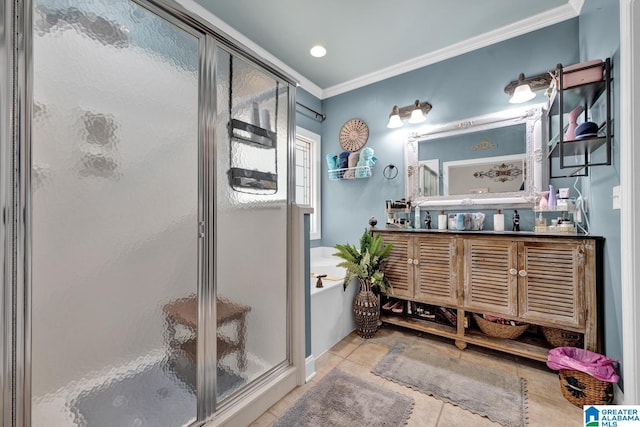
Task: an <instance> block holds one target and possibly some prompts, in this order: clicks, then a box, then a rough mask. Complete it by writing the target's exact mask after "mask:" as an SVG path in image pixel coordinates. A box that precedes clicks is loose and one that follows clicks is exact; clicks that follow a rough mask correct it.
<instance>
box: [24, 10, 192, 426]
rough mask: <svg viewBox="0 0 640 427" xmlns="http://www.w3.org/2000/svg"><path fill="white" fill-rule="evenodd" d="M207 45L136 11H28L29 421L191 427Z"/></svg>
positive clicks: (152, 15) (172, 25) (166, 21)
mask: <svg viewBox="0 0 640 427" xmlns="http://www.w3.org/2000/svg"><path fill="white" fill-rule="evenodd" d="M200 43H204V41H203V38H202V37H201V36H200V35H199V34H197V33H194V32H192V31H191V30H188V29H186V28H185V27H183V26H181V25H179V24H178V23H177V22H173V21H170V18H169V17H168V16H165V15H164V14H163V15H160V12H158V11H155V10H152V9H147V8H145V7H142V6H141V5H139V4H138V3H135V2H133V1H129V0H91V1H88V0H35V1H34V5H33V100H32V110H33V114H32V116H33V121H32V139H31V150H32V154H31V168H32V172H31V200H32V203H31V208H32V209H31V240H30V242H31V248H30V254H31V280H30V286H31V287H30V289H31V294H30V307H31V351H30V356H31V370H30V372H31V378H30V379H31V382H30V385H31V396H32V399H31V417H32V425H34V426H47V427H49V426H80V425H82V426H84V425H88V426H109V427H115V426H152V425H153V426H171V427H174V426H182V425H189V424H190V423H191V422H193V421H194V420H196V418H197V394H198V390H197V387H196V384H197V382H196V376H197V373H198V370H197V366H196V357H195V344H196V341H195V340H196V335H197V326H198V322H197V316H196V311H197V310H196V307H197V301H198V295H199V294H198V290H199V280H200V279H199V277H200V274H199V268H200V266H199V262H198V257H199V241H198V220H199V215H200V208H199V200H200V196H199V136H198V123H199V120H198V118H199V107H198V94H199V46H200Z"/></svg>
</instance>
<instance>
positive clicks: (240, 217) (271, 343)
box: [214, 49, 289, 400]
mask: <svg viewBox="0 0 640 427" xmlns="http://www.w3.org/2000/svg"><path fill="white" fill-rule="evenodd" d="M215 71H216V72H215V75H216V82H215V85H216V89H217V90H216V123H215V128H216V129H220V130H224V131H219V132H217V133H216V138H215V145H216V163H215V164H216V185H215V186H216V195H215V197H216V203H215V234H216V239H215V259H216V263H215V268H214V270H215V271H214V277H215V289H216V295H217V304H216V311H217V313H216V317H217V321H218V322H217V335H218V340H217V343H218V348H217V354H218V363H217V365H218V378H217V383H216V386H217V387H216V397H217V399H218V400H223V399H224V398H225V397H227V396H228V395H229V392H230V391H233V390H236V389H239V388H241V387H242V386H244V385H246V384H249V383H251V382H252V381H254V380H256V379H258V378H260V377H261V376H263V375H265V374H267V373H268V372H270V371H273V370H274V369H276V368H277V367H278V366H281V365H284V364H285V363H286V362H287V357H288V354H287V351H288V348H287V343H288V336H287V330H288V325H287V319H288V313H287V307H288V306H287V215H288V212H287V197H288V195H287V189H288V184H287V179H288V171H287V169H288V164H287V161H288V160H287V159H288V147H289V145H288V140H287V135H288V128H287V126H288V105H289V104H288V96H289V92H288V90H289V88H288V85H286V84H283V83H282V82H280V81H278V79H277V78H275V77H273V76H271V75H269V74H267V73H266V72H264V71H262V70H260V69H258V68H257V67H256V66H254V65H252V64H251V63H249V62H247V61H245V60H243V59H242V57H238V56H235V55H233V54H230V53H229V52H227V51H225V50H224V49H218V51H217V52H216V64H215ZM221 373H223V374H224V375H220V374H221ZM229 384H231V388H230V387H229Z"/></svg>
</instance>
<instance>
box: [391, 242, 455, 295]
mask: <svg viewBox="0 0 640 427" xmlns="http://www.w3.org/2000/svg"><path fill="white" fill-rule="evenodd" d="M383 239H384V242H385V243H393V249H392V251H391V254H390V256H389V261H388V262H387V266H386V269H385V275H386V276H387V278H388V279H389V281H390V282H391V286H392V287H393V296H394V297H398V298H405V299H410V300H414V301H419V302H425V303H429V304H438V305H443V306H448V307H456V306H457V299H456V298H457V288H458V286H457V282H458V279H457V241H456V238H455V236H448V235H439V236H436V235H419V234H416V235H409V234H404V233H385V234H384V235H383Z"/></svg>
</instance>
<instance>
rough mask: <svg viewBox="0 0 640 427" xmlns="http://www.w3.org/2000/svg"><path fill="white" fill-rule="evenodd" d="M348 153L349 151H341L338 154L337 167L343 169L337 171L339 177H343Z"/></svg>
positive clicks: (346, 166)
mask: <svg viewBox="0 0 640 427" xmlns="http://www.w3.org/2000/svg"><path fill="white" fill-rule="evenodd" d="M349 154H351V153H350V152H349V151H343V152H342V153H340V155H339V156H338V168H339V169H343V170H341V171H338V178H340V179H342V178H344V172H345V171H344V169H347V168H348V167H349Z"/></svg>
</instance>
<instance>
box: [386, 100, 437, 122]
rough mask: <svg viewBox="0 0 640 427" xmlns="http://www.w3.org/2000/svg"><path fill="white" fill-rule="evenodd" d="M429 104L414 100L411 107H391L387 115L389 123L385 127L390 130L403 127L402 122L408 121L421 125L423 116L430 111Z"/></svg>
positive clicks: (423, 119)
mask: <svg viewBox="0 0 640 427" xmlns="http://www.w3.org/2000/svg"><path fill="white" fill-rule="evenodd" d="M431 108H432V107H431V104H429V103H428V102H420V101H419V100H417V99H416V101H415V102H414V103H413V105H408V106H406V107H402V108H399V107H398V106H397V105H394V106H393V109H392V110H391V114H389V123H387V127H388V128H390V129H394V128H399V127H400V126H402V125H404V121H403V120H408V122H409V123H411V124H414V123H421V122H424V121H425V120H426V119H425V117H424V116H425V115H427V114H428V113H429V111H431Z"/></svg>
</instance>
